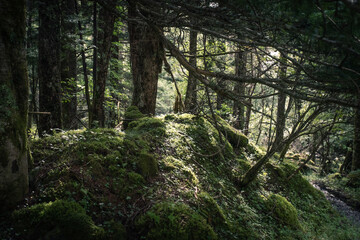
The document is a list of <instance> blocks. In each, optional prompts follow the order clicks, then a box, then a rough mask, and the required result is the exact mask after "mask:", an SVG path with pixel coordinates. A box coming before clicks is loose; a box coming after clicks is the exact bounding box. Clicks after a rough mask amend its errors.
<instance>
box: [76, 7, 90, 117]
mask: <svg viewBox="0 0 360 240" xmlns="http://www.w3.org/2000/svg"><path fill="white" fill-rule="evenodd" d="M75 12H76V14H77V15H78V16H79V9H78V6H77V2H76V1H75ZM77 23H78V29H79V38H80V41H81V42H83V34H82V26H81V22H80V20H79V21H78V22H77ZM81 45H82V47H84V46H83V45H84V44H83V43H82V44H81ZM80 54H81V63H82V68H83V76H84V84H85V89H84V91H85V99H86V106H87V110H88V114H89V116H90V109H91V103H90V91H89V78H88V72H87V64H86V56H85V51H84V49H82V50H81V51H80Z"/></svg>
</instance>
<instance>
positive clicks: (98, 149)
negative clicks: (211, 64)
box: [0, 114, 360, 240]
mask: <svg viewBox="0 0 360 240" xmlns="http://www.w3.org/2000/svg"><path fill="white" fill-rule="evenodd" d="M131 120H132V121H129V122H128V123H127V128H126V131H125V132H122V131H120V130H115V129H92V130H76V131H68V132H62V133H56V134H55V135H53V136H49V137H46V138H43V139H37V140H33V141H32V143H31V149H32V156H33V159H34V164H33V167H32V169H31V172H30V177H31V178H30V184H31V185H30V188H31V193H30V194H29V195H28V196H27V199H26V201H25V202H24V203H23V204H22V205H21V206H19V207H18V209H17V210H16V211H14V212H12V213H11V212H10V213H8V214H7V215H6V214H3V217H2V220H1V225H0V228H1V230H2V231H0V239H39V238H38V235H37V234H40V233H36V231H35V228H39V227H40V228H39V229H41V239H61V238H62V239H64V236H65V237H66V239H79V238H78V237H79V236H78V235H77V234H75V233H74V234H73V230H74V229H73V228H83V229H81V230H80V229H79V231H80V232H81V231H85V232H86V233H87V234H88V235H89V236H88V238H86V239H91V238H92V239H169V240H170V239H179V240H180V239H194V240H195V239H349V240H350V239H360V230H359V229H358V228H356V227H355V226H352V225H351V223H349V222H348V221H347V220H346V219H344V218H343V217H341V216H340V215H339V214H338V213H337V212H336V211H335V210H334V209H333V208H332V207H331V205H330V204H329V203H328V202H327V200H326V199H325V197H324V196H323V194H322V193H321V192H320V191H318V190H316V189H315V188H313V187H312V185H311V184H309V182H308V181H307V180H305V179H304V178H303V177H302V176H301V175H299V174H298V175H295V176H294V177H292V178H291V179H288V177H289V176H290V175H291V174H292V173H293V171H294V170H295V167H294V166H293V165H292V164H291V163H290V162H288V161H286V160H285V161H284V162H280V161H279V160H278V159H276V158H274V159H272V160H271V161H270V163H268V164H267V165H266V166H265V168H264V170H263V171H262V172H261V174H260V175H259V176H258V177H257V179H256V180H255V181H254V182H253V183H251V184H250V186H248V187H247V188H243V189H241V188H239V187H238V186H237V185H236V182H238V181H237V180H238V179H239V178H240V177H241V175H242V174H244V173H245V172H246V171H247V170H248V169H249V168H250V167H251V165H253V164H254V163H255V162H256V160H257V159H258V158H259V157H260V156H261V155H262V154H263V153H262V152H261V151H260V150H259V149H258V148H257V146H255V145H254V144H252V143H251V142H250V143H248V140H247V139H245V137H244V136H243V135H242V134H241V133H239V132H237V131H234V132H231V133H230V131H232V128H229V127H226V129H225V127H220V129H219V131H218V130H217V129H216V128H215V127H214V125H213V124H211V123H210V122H209V121H207V120H206V119H204V118H202V117H197V116H193V115H189V114H183V115H167V116H164V117H161V118H149V117H142V116H137V117H134V118H132V119H131ZM219 122H220V123H221V121H219ZM219 133H220V134H222V135H221V136H219ZM229 137H231V139H229V141H228V140H226V139H227V138H229ZM64 206H69V207H68V209H72V210H71V211H70V210H66V211H62V214H60V216H59V215H58V214H52V212H56V211H61V207H64ZM59 209H60V210H59ZM68 218H69V219H70V220H64V219H68ZM24 219H30V220H29V221H24ZM69 223H71V227H70V228H68V227H67V226H68V225H69ZM34 231H35V232H34Z"/></svg>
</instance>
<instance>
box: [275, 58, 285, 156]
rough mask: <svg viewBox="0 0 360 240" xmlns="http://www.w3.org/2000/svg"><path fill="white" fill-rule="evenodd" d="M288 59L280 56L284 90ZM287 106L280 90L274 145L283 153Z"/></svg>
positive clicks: (280, 70)
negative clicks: (282, 144)
mask: <svg viewBox="0 0 360 240" xmlns="http://www.w3.org/2000/svg"><path fill="white" fill-rule="evenodd" d="M285 61H286V59H285V57H284V56H282V55H281V56H280V66H279V79H280V80H281V82H280V85H281V86H282V88H285V83H284V82H283V81H284V80H285V78H286V70H287V66H286V62H285ZM285 104H286V94H285V93H284V92H283V91H281V90H279V92H278V103H277V114H276V133H275V140H274V145H275V147H276V148H277V149H278V151H281V150H282V149H281V147H279V144H280V143H281V142H282V141H283V139H284V131H285V123H286V114H285Z"/></svg>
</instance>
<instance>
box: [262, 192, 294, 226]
mask: <svg viewBox="0 0 360 240" xmlns="http://www.w3.org/2000/svg"><path fill="white" fill-rule="evenodd" d="M266 205H267V207H268V209H269V210H270V211H271V213H272V214H274V217H275V218H276V219H277V220H279V221H280V222H281V223H282V224H284V225H288V226H290V227H292V228H295V229H301V225H300V223H299V220H298V216H297V211H296V208H295V207H294V206H293V205H292V204H291V203H290V202H289V201H288V200H287V199H286V198H284V197H283V196H281V195H278V194H271V195H270V197H269V198H268V199H267V201H266Z"/></svg>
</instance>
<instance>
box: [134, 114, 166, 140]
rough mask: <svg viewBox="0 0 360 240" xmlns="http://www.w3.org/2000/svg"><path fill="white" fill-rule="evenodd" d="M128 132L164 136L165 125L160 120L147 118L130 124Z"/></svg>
mask: <svg viewBox="0 0 360 240" xmlns="http://www.w3.org/2000/svg"><path fill="white" fill-rule="evenodd" d="M128 130H131V131H135V132H138V133H147V134H151V135H153V136H154V135H155V136H164V135H165V124H164V122H163V121H161V120H160V119H158V118H151V117H145V118H142V119H140V120H136V121H132V122H130V123H129V125H128Z"/></svg>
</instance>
